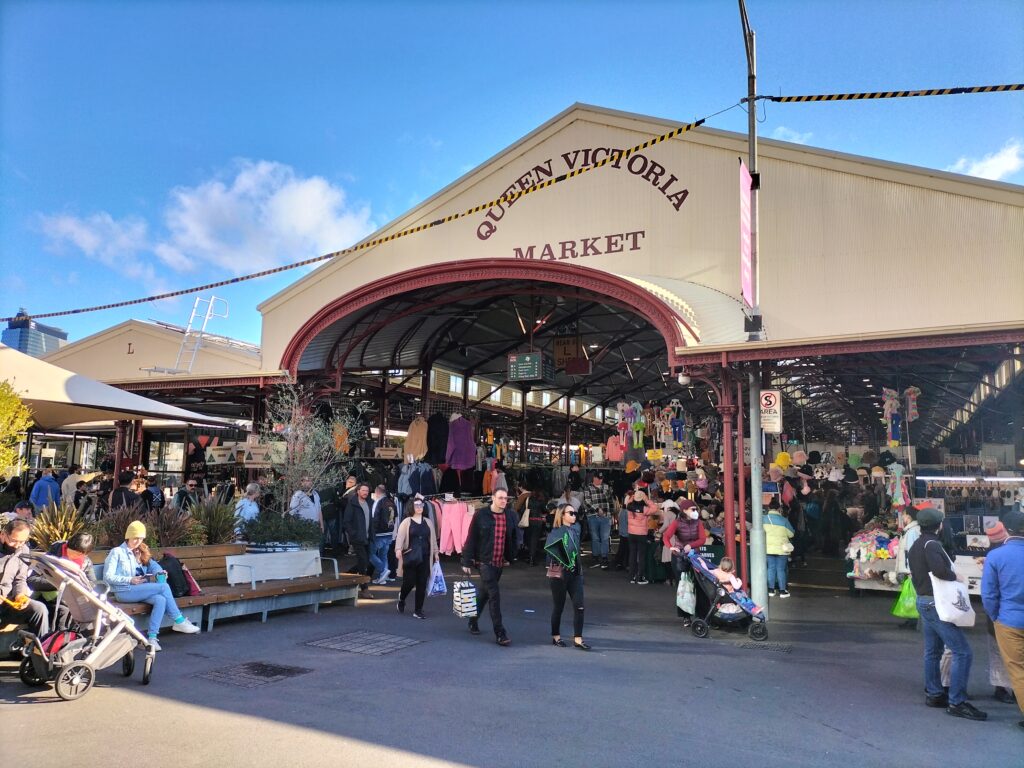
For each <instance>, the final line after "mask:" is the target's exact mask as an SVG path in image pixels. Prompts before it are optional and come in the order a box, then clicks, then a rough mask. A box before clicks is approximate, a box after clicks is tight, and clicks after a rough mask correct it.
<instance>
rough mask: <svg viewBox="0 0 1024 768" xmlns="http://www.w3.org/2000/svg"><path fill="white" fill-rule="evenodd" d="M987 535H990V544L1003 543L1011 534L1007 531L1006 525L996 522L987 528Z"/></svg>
mask: <svg viewBox="0 0 1024 768" xmlns="http://www.w3.org/2000/svg"><path fill="white" fill-rule="evenodd" d="M985 535H986V536H988V541H989V544H1002V543H1003V542H1004V541H1006V539H1007V538H1008V537H1009V535H1010V534H1008V533H1007V532H1006V526H1005V525H1003V524H1002V523H1000V522H996V523H993V524H992V525H991V526H989V527H988V528H986V529H985Z"/></svg>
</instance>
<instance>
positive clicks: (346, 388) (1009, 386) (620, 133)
mask: <svg viewBox="0 0 1024 768" xmlns="http://www.w3.org/2000/svg"><path fill="white" fill-rule="evenodd" d="M675 125H676V124H675V123H672V122H670V121H666V120H663V119H658V118H652V117H645V116H640V115H634V114H628V113H624V112H618V111H614V110H609V109H603V108H598V107H592V106H586V105H574V106H573V107H571V108H569V109H567V110H566V111H565V112H563V113H561V114H560V115H558V116H556V117H554V118H553V119H551V120H549V121H548V122H547V123H545V124H544V125H542V126H540V127H538V128H537V129H536V130H534V131H533V132H531V133H530V134H528V135H527V136H525V137H523V138H522V139H521V140H519V141H518V142H516V143H515V144H513V145H512V146H510V147H508V148H506V149H504V150H502V151H501V152H500V153H498V154H497V155H495V156H494V157H492V158H491V159H489V160H488V161H486V162H485V163H483V164H482V165H480V166H479V167H477V168H475V169H473V170H472V171H470V172H469V173H467V174H466V175H464V176H463V177H462V178H460V179H458V180H457V181H455V182H454V183H452V184H451V185H449V186H447V187H445V188H444V189H442V190H440V191H439V192H437V193H436V194H435V195H433V196H432V197H430V198H429V199H427V200H426V201H424V202H423V203H421V204H420V205H418V206H416V207H415V208H413V209H412V210H410V211H408V212H407V213H406V214H404V215H403V216H401V217H399V218H398V219H396V220H394V221H392V222H391V223H390V224H388V225H386V226H385V227H383V228H382V229H380V230H379V231H378V232H376V233H374V234H373V235H372V236H371V238H370V240H373V241H377V240H380V241H381V242H379V243H378V244H376V245H373V246H372V247H368V248H364V249H359V250H356V251H354V252H348V253H343V254H341V255H339V256H337V257H335V258H333V259H331V260H329V261H327V262H326V263H325V264H324V265H323V266H321V267H320V268H318V269H316V270H314V271H313V272H310V273H309V274H306V275H304V276H303V277H301V278H300V279H298V280H296V281H295V282H294V283H293V284H292V285H290V286H289V287H288V288H286V289H285V290H283V291H281V292H279V293H277V294H275V295H274V296H271V297H269V298H267V299H266V300H265V301H264V302H262V303H261V304H260V305H259V311H260V313H261V314H262V318H263V330H262V337H261V339H260V344H259V347H258V348H257V347H254V346H251V345H236V344H234V343H232V342H230V340H225V339H218V338H213V337H210V338H208V339H206V340H204V341H203V343H202V344H201V345H200V348H199V351H198V353H197V354H196V356H195V364H194V365H193V366H192V367H191V368H190V370H188V371H185V372H183V371H181V370H178V371H177V372H174V373H171V372H168V371H167V370H166V369H167V368H168V367H174V366H173V365H172V363H173V362H174V360H175V359H176V355H178V353H179V351H180V348H181V345H182V344H183V343H184V342H183V336H185V335H187V334H184V332H183V330H182V329H177V330H171V329H169V328H168V327H161V326H158V325H153V324H148V323H138V322H134V321H132V322H130V323H124V324H121V325H120V326H116V327H115V328H112V329H110V330H109V331H106V332H104V333H101V334H98V335H96V336H93V337H90V338H89V339H85V340H82V341H78V342H74V343H72V344H68V345H67V346H66V347H64V348H63V349H61V350H59V351H58V352H56V353H53V354H51V355H49V356H48V357H47V360H48V361H50V362H53V363H55V364H58V365H61V366H64V367H67V368H69V369H71V370H75V371H81V372H83V373H86V374H89V375H93V376H96V377H98V378H100V379H102V380H104V381H107V382H109V383H113V384H116V385H117V386H119V387H121V388H124V389H127V390H129V391H133V392H138V393H140V394H145V395H147V396H151V397H155V398H157V399H162V400H165V401H167V402H171V403H174V404H176V405H180V406H183V407H187V408H190V409H197V410H204V409H207V410H208V411H209V412H210V413H215V414H217V415H221V416H233V417H236V418H242V419H245V418H248V419H252V418H257V419H258V418H260V415H261V405H260V403H261V399H262V398H263V397H265V396H266V394H267V392H268V391H270V390H269V388H270V387H272V386H273V384H274V383H276V382H280V381H282V380H284V379H285V377H287V376H288V375H291V376H296V377H298V378H299V379H300V380H302V381H305V382H306V383H308V384H310V385H311V386H313V387H315V388H316V389H317V391H318V392H319V393H320V396H321V397H322V399H324V400H325V401H329V402H331V403H332V404H333V405H334V406H335V407H344V406H345V405H347V404H351V403H353V402H369V403H370V404H371V405H372V410H373V413H374V414H375V415H374V417H373V419H372V427H373V434H374V437H375V442H376V445H377V446H378V447H386V446H387V445H388V444H389V443H390V442H392V438H396V440H395V442H396V447H398V448H399V450H398V451H397V453H398V454H401V447H400V446H399V445H397V443H398V442H400V440H398V439H397V438H400V437H401V436H402V435H404V431H405V430H406V429H407V428H408V426H409V424H410V423H411V422H412V421H413V420H414V419H416V417H417V416H422V417H424V418H429V417H430V416H432V415H434V414H437V413H440V414H442V415H443V416H445V417H446V418H452V417H453V414H454V413H456V412H457V413H462V414H464V415H466V416H467V417H471V418H472V419H473V421H474V424H475V427H474V436H475V439H476V440H477V441H478V442H480V443H482V444H483V443H484V442H485V441H486V439H487V436H488V434H489V433H488V430H489V431H490V436H491V439H497V440H499V441H501V439H502V438H504V440H505V445H507V446H509V447H510V448H511V449H512V450H513V451H514V454H513V458H514V459H515V462H516V463H518V464H521V465H538V466H539V465H544V466H552V465H564V464H566V463H568V462H570V461H573V460H575V461H580V460H581V458H582V460H583V461H584V462H586V461H587V460H588V458H589V460H590V461H592V462H594V463H597V464H602V465H604V464H606V463H607V462H608V460H609V458H610V457H609V456H608V452H609V444H608V439H609V438H610V437H612V436H613V435H617V433H618V431H619V425H620V423H622V422H623V421H627V419H626V414H625V413H624V409H625V408H629V409H630V411H629V412H630V414H632V413H633V410H632V409H633V407H634V404H636V406H638V407H640V408H647V409H648V418H650V414H654V415H655V416H657V414H660V413H662V412H663V411H664V409H665V408H666V407H675V408H677V409H678V412H679V414H680V420H682V421H683V422H684V423H685V425H686V428H687V429H688V430H689V431H688V432H686V433H685V435H684V437H685V440H684V441H681V442H683V443H684V444H685V447H684V448H679V449H677V448H675V443H676V441H675V440H673V439H671V437H669V438H668V439H666V435H665V434H664V428H663V427H660V426H656V425H655V424H653V423H652V424H649V425H648V426H647V427H646V431H642V432H641V434H640V439H639V442H634V441H635V439H636V437H637V435H636V433H635V431H634V426H633V422H630V423H629V425H628V432H629V433H628V435H626V434H624V435H623V442H628V443H629V445H626V446H625V447H626V448H627V450H625V451H624V452H623V460H624V459H626V458H628V457H629V456H630V451H629V450H628V449H629V448H630V447H631V446H633V445H636V446H638V448H639V449H640V450H639V452H638V453H637V454H636V455H637V457H640V458H642V457H643V456H646V452H647V451H648V450H655V449H658V448H661V449H663V456H665V457H666V458H667V457H669V456H673V455H674V454H676V453H695V454H697V455H699V456H700V455H702V456H703V457H704V459H705V460H706V461H708V462H709V463H711V462H715V463H719V464H721V466H722V468H723V470H724V471H725V472H726V474H733V473H734V472H735V471H736V470H735V469H734V463H741V462H742V460H743V454H742V451H740V450H737V449H738V447H739V446H738V445H737V443H735V442H734V440H733V439H727V438H728V437H729V436H730V435H731V434H732V432H733V430H734V429H736V428H737V427H738V428H739V431H740V432H741V433H742V431H743V428H742V421H743V418H744V413H745V410H746V408H747V405H748V404H747V401H746V399H745V398H746V397H747V396H748V394H749V384H750V382H751V381H755V380H756V381H757V382H759V384H760V386H763V387H766V388H769V387H774V388H778V389H780V390H782V392H783V403H782V405H783V417H784V422H785V428H784V429H783V430H782V432H783V434H782V435H780V436H777V437H776V438H775V442H774V443H773V444H770V445H768V446H767V447H766V452H767V453H768V454H769V455H770V456H771V455H774V452H775V451H777V450H780V449H781V448H784V447H786V446H788V445H789V444H794V443H795V444H799V445H800V446H801V447H803V448H805V449H807V450H813V449H815V448H819V449H821V451H824V452H826V453H828V452H833V453H838V452H841V451H851V452H852V451H857V452H862V451H863V450H867V449H873V450H874V451H876V452H877V451H878V450H879V449H885V448H892V449H893V450H894V451H895V452H897V453H899V454H900V457H901V458H905V459H906V461H907V463H908V464H909V465H910V466H911V467H916V466H917V465H919V464H925V465H928V466H932V467H935V468H937V471H945V468H946V467H954V468H955V467H956V466H958V465H959V466H962V467H966V466H967V463H968V462H969V461H970V462H973V461H977V462H978V470H979V472H981V471H982V470H984V469H985V468H986V466H987V467H988V469H990V470H991V471H993V472H995V471H999V470H1003V471H1006V470H1010V469H1013V468H1015V467H1016V465H1017V463H1018V462H1019V461H1021V460H1022V459H1024V413H1022V410H1024V396H1022V391H1024V388H1022V385H1021V379H1022V377H1021V372H1022V369H1024V355H1022V347H1024V257H1022V256H1024V192H1022V190H1021V188H1020V187H1017V186H1015V185H1010V184H1004V183H1000V182H991V181H984V180H980V179H975V178H969V177H964V176H959V175H955V174H951V173H945V172H942V171H935V170H929V169H922V168H915V167H910V166H906V165H900V164H897V163H891V162H884V161H879V160H874V159H871V158H865V157H855V156H851V155H845V154H841V153H837V152H831V151H826V150H820V149H815V148H811V147H806V146H800V145H794V144H787V143H784V142H778V141H771V140H764V141H762V142H761V144H760V161H759V163H760V167H759V171H760V190H761V192H760V209H759V221H760V254H761V258H760V262H759V275H758V277H759V280H758V284H759V287H760V296H759V305H760V310H761V313H762V317H763V335H762V338H761V340H758V341H750V340H749V338H750V337H749V334H748V332H747V330H746V324H745V321H746V319H747V315H748V312H747V310H746V309H745V305H744V303H743V300H742V298H741V283H742V280H741V264H740V257H739V251H740V243H739V240H740V215H741V214H740V181H739V178H740V159H741V158H744V157H745V156H746V151H747V140H746V136H745V135H741V134H736V133H731V132H726V131H720V130H715V129H710V128H704V127H701V128H697V129H694V130H692V131H688V132H685V133H682V134H680V135H679V136H677V137H675V138H673V139H670V140H667V141H662V142H656V143H652V144H651V145H650V146H647V147H646V148H643V149H641V150H639V151H637V152H634V153H631V154H630V155H629V156H628V157H619V158H618V159H615V160H614V161H613V162H610V163H607V164H606V165H604V166H603V167H600V168H596V169H594V170H592V171H590V172H585V173H582V174H579V175H575V176H572V177H571V178H566V179H565V180H562V181H558V183H553V184H551V185H550V186H547V187H545V188H543V189H540V190H538V191H535V192H532V193H530V194H525V195H523V196H521V197H517V198H515V199H512V200H509V201H507V202H491V203H489V204H486V205H483V204H485V203H488V201H495V200H498V199H499V198H502V197H503V196H509V195H511V194H514V193H516V192H517V191H523V190H526V189H529V188H530V187H531V186H532V185H535V184H538V183H542V182H545V181H550V180H553V179H559V177H562V176H566V175H570V174H572V173H573V172H576V171H579V170H580V169H581V168H585V167H587V166H588V165H593V164H595V163H599V162H601V161H602V160H604V159H606V158H609V157H615V153H616V151H617V150H622V149H627V148H631V147H637V146H639V145H641V144H644V143H645V142H647V141H649V140H650V139H651V138H652V137H657V136H660V135H662V134H664V133H666V132H667V131H669V130H670V129H672V128H674V127H675ZM481 206H482V207H481ZM478 207H479V210H476V212H474V213H472V214H470V215H466V216H462V217H459V218H456V219H454V220H452V221H449V222H448V223H444V224H443V225H438V226H431V227H430V228H425V229H422V230H418V231H415V232H412V233H410V230H416V229H417V228H420V227H425V226H426V225H429V224H432V223H434V222H438V221H440V220H443V219H445V218H446V217H448V216H450V215H452V214H460V213H463V212H466V211H471V210H473V209H477V208H478ZM304 255H305V254H296V258H299V257H300V256H304ZM538 353H539V354H538ZM510 355H515V356H517V357H515V358H514V359H510ZM524 355H525V357H524ZM161 369H164V370H161ZM679 374H685V375H686V376H688V377H689V381H688V383H687V384H681V383H679V382H680V380H679V379H678V375H679ZM751 374H753V378H751ZM683 381H687V380H686V379H683ZM883 389H892V390H895V391H897V392H898V395H899V398H900V402H901V409H902V410H909V405H908V404H907V403H906V402H905V395H906V392H907V391H908V390H911V389H916V390H917V391H918V394H917V395H916V396H915V397H916V400H915V402H914V404H913V405H914V408H915V409H916V410H917V412H919V414H920V418H919V419H917V420H914V421H909V420H908V421H907V422H905V423H904V425H903V434H902V435H901V437H900V439H899V440H898V442H896V441H895V440H894V439H893V436H892V434H891V433H890V428H891V422H890V424H889V425H888V427H887V425H886V424H884V423H883V419H884V418H886V417H888V415H889V410H890V409H891V408H892V405H891V403H890V404H888V405H887V402H886V399H885V397H884V396H883ZM669 421H670V420H669V419H666V423H668V422H669ZM656 429H660V430H662V432H660V433H659V432H656ZM908 429H909V434H908ZM627 437H628V439H627ZM894 443H896V444H894ZM908 446H909V447H908ZM986 446H989V447H988V448H986ZM993 446H994V447H993ZM1007 446H1009V447H1007ZM523 448H525V450H522V449H523ZM594 449H596V450H594ZM488 450H489V449H488ZM986 451H988V453H987V454H986ZM366 452H367V453H368V451H366ZM615 453H616V457H617V456H618V453H617V452H615ZM588 454H589V457H588ZM958 456H959V459H957V458H956V457H958ZM968 457H969V458H968ZM485 458H486V457H485ZM986 458H988V459H990V460H992V459H995V463H994V464H992V463H991V461H989V463H988V464H987V465H986V463H985V459H986ZM972 466H973V464H972ZM740 471H741V472H742V469H741V470H740ZM740 487H741V488H742V484H741V486H740ZM476 490H478V489H476ZM741 492H742V491H741ZM738 501H741V500H739V499H733V498H731V492H730V498H728V499H727V502H726V503H727V505H728V506H732V505H734V504H735V503H736V502H738Z"/></svg>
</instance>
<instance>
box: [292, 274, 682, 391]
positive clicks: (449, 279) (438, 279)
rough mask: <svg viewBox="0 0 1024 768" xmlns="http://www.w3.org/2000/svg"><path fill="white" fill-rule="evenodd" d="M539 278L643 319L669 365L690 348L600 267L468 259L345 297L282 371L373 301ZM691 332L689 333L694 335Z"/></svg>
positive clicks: (633, 290)
mask: <svg viewBox="0 0 1024 768" xmlns="http://www.w3.org/2000/svg"><path fill="white" fill-rule="evenodd" d="M503 279H504V280H535V281H537V282H542V283H553V284H555V285H559V286H563V287H572V288H581V289H583V290H586V291H590V292H592V293H594V294H597V295H599V296H602V297H604V298H605V299H606V300H608V302H609V303H612V304H616V305H618V306H622V307H625V308H626V309H629V310H631V311H633V312H636V313H637V314H638V315H640V316H642V317H644V318H645V319H646V320H647V321H648V322H649V323H650V324H651V325H653V326H654V327H655V328H657V329H658V331H660V332H661V335H662V336H663V337H664V339H665V346H666V347H667V351H668V363H669V366H670V367H675V366H677V365H679V360H678V359H677V357H676V354H675V348H676V347H683V346H686V339H685V338H684V337H683V334H682V333H681V331H680V328H679V324H680V323H682V324H683V325H684V326H685V327H687V328H689V326H688V325H687V324H686V321H685V319H684V318H682V317H680V316H679V315H678V314H677V313H676V312H675V311H674V310H673V309H672V308H671V307H669V306H668V305H667V304H665V303H664V302H662V301H660V300H658V298H657V297H655V296H653V295H652V294H651V293H649V292H648V291H645V290H644V289H643V288H641V287H639V286H637V285H635V284H634V283H631V282H630V281H628V280H625V279H623V278H621V277H618V276H617V275H613V274H610V273H608V272H602V271H600V270H597V269H590V268H588V267H580V266H577V265H569V264H562V263H559V262H546V261H534V260H513V259H470V260H466V261H449V262H443V263H441V264H431V265H429V266H426V267H417V268H416V269H410V270H407V271H405V272H399V273H397V274H394V275H389V276H388V277H385V278H382V279H379V280H375V281H374V282H372V283H370V284H369V285H364V286H362V287H361V288H357V289H355V290H354V291H350V292H349V293H347V294H345V295H344V296H341V297H339V298H337V299H335V300H334V301H332V302H331V303H330V304H328V305H326V306H325V307H323V308H321V309H320V311H319V312H317V313H316V314H315V315H313V316H312V317H311V318H310V319H309V320H307V321H306V322H305V323H304V324H303V325H302V327H301V328H300V329H299V330H298V332H297V333H296V334H295V336H293V337H292V340H291V341H290V342H289V343H288V346H287V347H286V348H285V351H284V355H283V357H282V358H281V368H284V369H287V370H289V371H291V372H292V374H296V373H297V372H298V366H299V360H301V359H302V353H303V352H304V351H305V349H306V347H307V346H308V345H309V344H310V342H312V341H313V339H315V338H316V337H317V335H318V334H320V333H322V332H323V331H324V330H326V329H327V328H328V327H330V326H331V324H333V323H334V322H336V321H338V320H340V319H341V318H343V317H345V316H347V315H350V314H352V313H353V312H356V311H358V310H360V309H363V308H365V307H368V306H370V305H371V304H374V303H375V302H378V301H381V300H383V299H387V298H390V297H392V296H395V295H397V294H400V293H408V292H409V291H414V290H417V289H419V288H431V287H435V286H438V285H452V286H454V285H456V284H458V283H472V282H478V281H484V280H503ZM692 332H693V331H692V330H691V333H692Z"/></svg>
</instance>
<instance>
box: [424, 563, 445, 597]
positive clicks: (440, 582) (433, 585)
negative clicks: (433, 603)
mask: <svg viewBox="0 0 1024 768" xmlns="http://www.w3.org/2000/svg"><path fill="white" fill-rule="evenodd" d="M447 594H448V585H447V584H445V582H444V573H443V572H442V571H441V564H440V563H434V566H433V567H432V568H431V569H430V588H429V589H428V590H427V597H436V596H437V595H447Z"/></svg>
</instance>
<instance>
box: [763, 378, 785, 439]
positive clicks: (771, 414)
mask: <svg viewBox="0 0 1024 768" xmlns="http://www.w3.org/2000/svg"><path fill="white" fill-rule="evenodd" d="M761 429H763V430H764V431H765V432H768V433H770V434H773V435H778V434H780V433H781V432H782V392H781V391H780V390H778V389H766V390H764V391H763V392H761Z"/></svg>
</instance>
